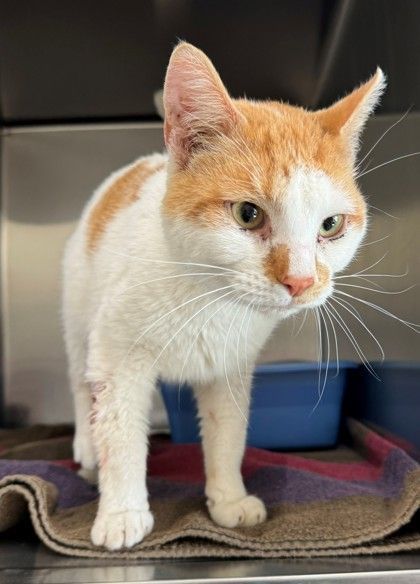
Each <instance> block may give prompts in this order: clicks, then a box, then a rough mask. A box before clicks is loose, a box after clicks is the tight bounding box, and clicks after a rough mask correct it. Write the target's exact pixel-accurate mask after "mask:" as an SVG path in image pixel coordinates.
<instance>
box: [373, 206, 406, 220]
mask: <svg viewBox="0 0 420 584" xmlns="http://www.w3.org/2000/svg"><path fill="white" fill-rule="evenodd" d="M369 207H370V208H371V209H375V211H379V212H380V213H382V214H383V215H386V216H387V217H390V218H391V219H397V221H398V220H399V219H400V217H397V216H396V215H391V213H388V211H384V210H383V209H381V208H380V207H375V205H371V204H370V203H369Z"/></svg>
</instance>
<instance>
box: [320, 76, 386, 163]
mask: <svg viewBox="0 0 420 584" xmlns="http://www.w3.org/2000/svg"><path fill="white" fill-rule="evenodd" d="M385 87H386V80H385V75H384V73H383V71H382V70H381V69H380V68H379V67H378V68H377V70H376V73H375V74H374V75H373V76H372V77H371V78H370V79H369V80H368V81H366V83H363V84H362V85H361V86H360V87H358V88H357V89H355V90H354V91H352V93H350V94H349V95H346V97H344V98H343V99H340V100H339V101H337V102H336V103H334V104H333V105H332V106H330V107H328V108H326V109H323V110H319V111H318V112H316V115H317V116H319V119H320V121H321V124H322V125H323V126H324V128H325V129H326V130H328V131H329V132H332V133H334V134H341V135H342V136H343V137H344V138H345V139H346V140H347V142H348V145H349V147H350V154H351V156H352V157H353V160H355V159H356V155H357V151H358V150H359V142H360V136H361V133H362V130H363V127H364V125H365V123H366V121H367V119H368V117H369V116H370V114H371V113H372V112H373V110H374V109H375V107H376V106H377V105H378V103H379V100H380V97H381V95H382V93H383V91H384V89H385Z"/></svg>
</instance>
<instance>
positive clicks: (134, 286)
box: [113, 272, 231, 298]
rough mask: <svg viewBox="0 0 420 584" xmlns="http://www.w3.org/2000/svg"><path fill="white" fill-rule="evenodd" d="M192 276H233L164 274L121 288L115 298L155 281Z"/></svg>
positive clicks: (206, 273) (225, 275)
mask: <svg viewBox="0 0 420 584" xmlns="http://www.w3.org/2000/svg"><path fill="white" fill-rule="evenodd" d="M192 276H212V277H222V276H223V277H231V275H230V274H225V273H220V274H215V273H214V272H193V273H191V272H187V273H186V274H174V275H172V276H164V277H162V278H153V280H144V281H142V282H137V284H133V285H132V286H128V287H127V288H124V290H121V291H120V292H118V293H117V294H115V296H114V297H113V298H118V297H119V296H122V295H124V294H126V293H127V292H128V291H129V290H133V289H134V288H139V287H140V286H145V285H146V284H152V283H153V282H162V281H164V280H172V279H174V278H187V277H192Z"/></svg>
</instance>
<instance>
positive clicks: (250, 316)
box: [245, 304, 255, 377]
mask: <svg viewBox="0 0 420 584" xmlns="http://www.w3.org/2000/svg"><path fill="white" fill-rule="evenodd" d="M254 310H255V306H254V304H251V310H250V311H249V317H248V322H247V323H246V330H245V375H246V377H248V334H249V326H250V324H251V319H252V315H253V314H254Z"/></svg>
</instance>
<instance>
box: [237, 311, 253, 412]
mask: <svg viewBox="0 0 420 584" xmlns="http://www.w3.org/2000/svg"><path fill="white" fill-rule="evenodd" d="M251 306H252V304H251V303H249V304H247V306H246V308H245V310H244V315H243V317H242V321H241V325H240V327H239V330H238V339H237V343H236V366H237V368H238V375H239V380H240V382H241V386H242V393H243V394H244V397H245V399H246V400H247V402H249V397H248V395H247V392H246V389H245V384H244V380H243V377H242V371H241V366H240V363H239V344H240V342H241V332H242V329H243V326H244V323H245V319H246V315H247V314H248V311H249V309H250V308H251Z"/></svg>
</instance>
